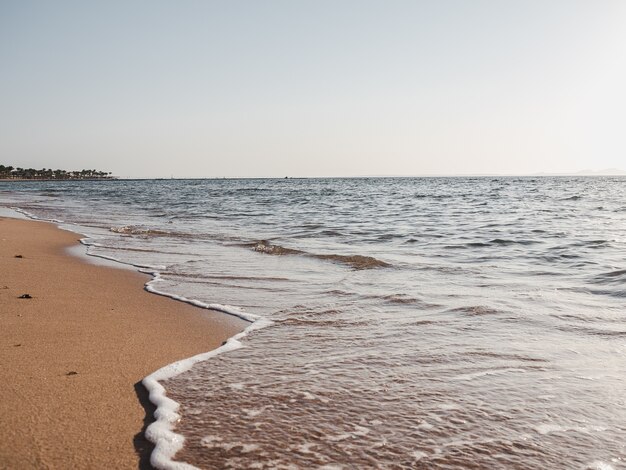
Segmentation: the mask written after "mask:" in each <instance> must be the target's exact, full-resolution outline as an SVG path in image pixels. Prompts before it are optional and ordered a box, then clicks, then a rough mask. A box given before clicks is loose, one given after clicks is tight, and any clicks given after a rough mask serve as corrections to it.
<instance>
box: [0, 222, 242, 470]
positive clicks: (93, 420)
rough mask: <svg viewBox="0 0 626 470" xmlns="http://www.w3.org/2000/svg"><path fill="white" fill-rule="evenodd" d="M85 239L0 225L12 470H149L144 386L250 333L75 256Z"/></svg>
mask: <svg viewBox="0 0 626 470" xmlns="http://www.w3.org/2000/svg"><path fill="white" fill-rule="evenodd" d="M78 238H79V237H78V236H77V235H76V234H74V233H71V232H66V231H63V230H60V229H58V228H56V227H55V226H54V225H52V224H48V223H44V222H34V221H25V220H17V219H8V218H0V468H3V469H4V468H10V469H27V468H90V469H96V468H137V467H138V466H139V467H146V466H147V465H148V464H147V458H148V455H149V451H150V450H151V449H150V445H149V443H148V442H146V441H145V439H144V437H143V432H142V431H143V429H144V426H145V424H146V422H150V421H151V417H152V411H153V410H154V408H153V407H152V406H151V404H150V403H149V402H148V401H147V399H146V395H147V394H146V392H145V389H143V386H141V385H140V381H141V379H142V378H143V377H145V376H146V375H148V374H150V373H151V372H153V371H155V370H157V369H159V368H160V367H162V366H164V365H166V364H169V363H171V362H174V361H176V360H178V359H182V358H185V357H189V356H192V355H195V354H197V353H200V352H204V351H208V350H210V349H213V348H215V347H217V346H219V345H220V344H221V343H222V342H223V341H224V340H225V339H226V338H228V337H230V336H232V335H233V334H235V333H236V332H237V331H240V330H241V329H243V328H244V327H245V326H246V325H247V323H245V322H243V321H240V320H238V319H235V318H234V317H229V316H227V315H224V314H221V313H218V312H211V311H208V310H202V309H199V308H196V307H193V306H191V305H187V304H184V303H181V302H177V301H174V300H171V299H168V298H166V297H161V296H157V295H154V294H150V293H148V292H146V291H145V290H143V286H144V284H145V282H146V281H147V280H148V279H149V278H148V276H146V275H143V274H140V273H137V272H133V271H130V270H124V269H115V268H109V267H103V266H96V265H92V264H89V263H86V262H84V261H82V260H80V259H79V258H76V257H73V256H70V255H68V254H67V253H66V249H67V248H68V247H69V246H71V245H74V244H76V243H77V240H78ZM16 255H21V256H22V258H18V257H16ZM22 294H30V295H31V296H32V298H31V299H19V298H18V297H19V296H21V295H22Z"/></svg>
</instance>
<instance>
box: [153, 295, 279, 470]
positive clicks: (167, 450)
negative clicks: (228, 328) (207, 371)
mask: <svg viewBox="0 0 626 470" xmlns="http://www.w3.org/2000/svg"><path fill="white" fill-rule="evenodd" d="M220 307H221V308H223V309H226V308H227V307H226V306H220ZM222 311H224V310H222ZM238 313H240V312H237V314H238ZM238 316H239V315H238ZM269 324H271V322H270V321H269V320H265V319H259V320H257V321H255V322H254V323H252V324H251V325H250V326H248V328H246V329H245V330H244V331H242V332H241V333H239V334H237V335H235V336H233V337H232V338H229V339H228V340H227V341H226V342H225V343H224V344H223V345H222V346H220V347H219V348H217V349H214V350H212V351H209V352H205V353H202V354H198V355H196V356H193V357H190V358H188V359H183V360H181V361H178V362H174V363H172V364H169V365H167V366H165V367H163V368H161V369H159V370H157V371H156V372H153V373H152V374H150V375H149V376H148V377H146V378H145V379H143V380H142V381H141V383H142V384H143V386H144V387H146V389H147V390H148V393H149V394H150V401H151V402H152V403H154V405H156V407H157V409H156V411H155V412H154V418H155V420H156V421H155V422H154V423H152V424H151V425H150V426H148V428H147V429H146V433H145V435H146V438H148V440H149V441H150V442H152V443H153V444H154V450H153V451H152V454H151V455H150V463H151V464H152V465H153V466H154V467H156V468H158V469H161V470H191V469H196V467H194V466H193V465H189V464H186V463H183V462H175V461H173V460H172V458H173V457H174V455H175V454H176V452H178V451H179V450H180V449H182V447H183V444H184V442H185V438H184V437H183V436H181V435H180V434H176V433H175V432H174V426H175V425H176V423H177V422H178V420H179V419H180V415H179V414H178V413H177V412H178V409H179V408H180V404H179V403H177V402H175V401H174V400H172V399H171V398H168V397H167V396H166V393H165V388H163V386H162V385H161V384H160V383H159V382H160V381H163V380H167V379H171V378H172V377H175V376H177V375H179V374H181V373H183V372H185V371H188V370H189V369H191V368H192V367H193V366H194V365H195V364H197V363H198V362H204V361H206V360H208V359H210V358H212V357H215V356H217V355H219V354H222V353H225V352H228V351H234V350H236V349H239V348H241V347H243V345H242V344H241V342H240V341H239V340H240V339H242V338H244V337H245V336H247V335H248V333H249V332H250V331H253V330H257V329H259V328H264V327H266V326H268V325H269Z"/></svg>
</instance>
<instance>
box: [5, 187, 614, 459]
mask: <svg viewBox="0 0 626 470" xmlns="http://www.w3.org/2000/svg"><path fill="white" fill-rule="evenodd" d="M0 204H1V205H3V206H6V207H16V208H20V210H22V211H25V212H26V213H28V214H30V215H32V216H36V217H40V218H45V219H52V220H56V221H59V222H63V223H65V224H71V225H72V226H73V227H74V229H75V230H77V231H80V232H81V233H85V235H86V237H87V239H86V240H85V244H86V245H88V248H89V250H90V252H91V253H92V254H95V255H98V256H103V257H109V258H113V259H118V260H120V261H123V262H125V263H128V264H133V265H136V266H143V267H144V269H149V270H150V271H152V272H154V273H155V274H156V275H157V278H156V279H155V280H154V281H153V282H152V283H151V286H152V287H153V288H154V289H155V290H158V291H160V292H166V293H169V294H172V295H175V296H178V297H181V298H185V299H189V300H193V301H197V302H198V303H201V304H219V305H221V306H225V307H224V310H227V311H231V312H234V313H237V312H239V313H241V314H243V315H248V316H249V318H252V319H258V320H256V323H255V324H254V325H256V326H255V327H252V328H251V329H250V330H249V331H248V332H247V333H246V334H245V336H243V337H242V338H240V339H239V342H238V343H237V344H236V346H241V347H239V348H236V347H230V348H229V347H226V348H225V350H226V351H225V352H224V353H222V354H217V355H212V356H211V357H208V358H206V360H201V361H199V362H197V363H195V365H194V366H193V367H191V368H190V369H189V370H187V371H186V372H183V373H180V374H178V375H176V376H174V377H172V378H169V379H167V380H162V381H161V385H162V386H163V387H164V389H165V393H166V394H167V396H168V397H169V398H170V399H172V400H174V401H175V402H177V403H178V404H179V405H180V408H179V409H178V415H180V420H179V421H178V422H176V424H175V428H174V431H175V433H177V434H179V435H180V436H183V437H184V445H183V447H182V449H181V450H180V451H179V452H177V453H176V455H175V456H173V457H171V456H168V454H167V451H166V452H164V453H163V454H162V455H160V456H158V458H156V459H155V462H156V463H157V464H158V465H159V466H162V467H164V468H166V467H168V466H170V467H171V466H175V465H177V463H185V464H189V465H193V466H195V467H198V468H206V469H225V468H259V469H265V468H268V469H269V468H278V469H282V468H284V469H292V468H302V469H311V468H324V469H339V468H342V469H364V468H376V469H378V468H380V469H405V468H406V469H412V468H428V469H457V468H458V469H461V468H480V469H485V468H507V469H509V468H513V469H515V468H519V469H522V468H524V469H527V468H533V469H535V468H536V469H545V468H550V469H576V468H580V469H586V468H589V469H592V468H593V469H603V470H604V469H618V468H626V447H625V445H626V444H625V443H626V178H623V177H581V178H573V177H572V178H570V177H541V178H539V177H537V178H533V177H527V178H514V177H510V178H492V177H481V178H381V179H375V178H372V179H284V180H283V179H258V180H255V179H252V180H249V179H248V180H236V179H228V180H142V181H129V180H119V181H97V182H79V181H75V182H10V183H9V182H0ZM146 267H147V268H146ZM164 341H167V338H164ZM233 344H234V343H233ZM157 347H158V346H157ZM170 375H171V374H170ZM170 457H171V459H170Z"/></svg>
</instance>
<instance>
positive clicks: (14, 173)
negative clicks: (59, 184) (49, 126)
mask: <svg viewBox="0 0 626 470" xmlns="http://www.w3.org/2000/svg"><path fill="white" fill-rule="evenodd" d="M110 179H117V176H112V174H111V172H110V171H109V172H106V171H100V170H59V169H57V170H53V169H52V168H42V169H40V170H37V169H35V168H20V167H13V166H11V165H9V166H5V165H0V180H16V181H27V180H38V181H60V180H110Z"/></svg>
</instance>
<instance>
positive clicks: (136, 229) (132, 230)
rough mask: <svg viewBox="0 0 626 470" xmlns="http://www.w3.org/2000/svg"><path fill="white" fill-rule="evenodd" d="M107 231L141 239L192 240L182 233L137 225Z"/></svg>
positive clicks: (189, 236)
mask: <svg viewBox="0 0 626 470" xmlns="http://www.w3.org/2000/svg"><path fill="white" fill-rule="evenodd" d="M109 231H111V232H113V233H119V234H121V235H138V236H141V237H173V238H192V237H193V235H191V234H189V233H182V232H170V231H167V230H158V229H150V228H145V227H141V226H138V225H124V226H122V227H111V228H109Z"/></svg>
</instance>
